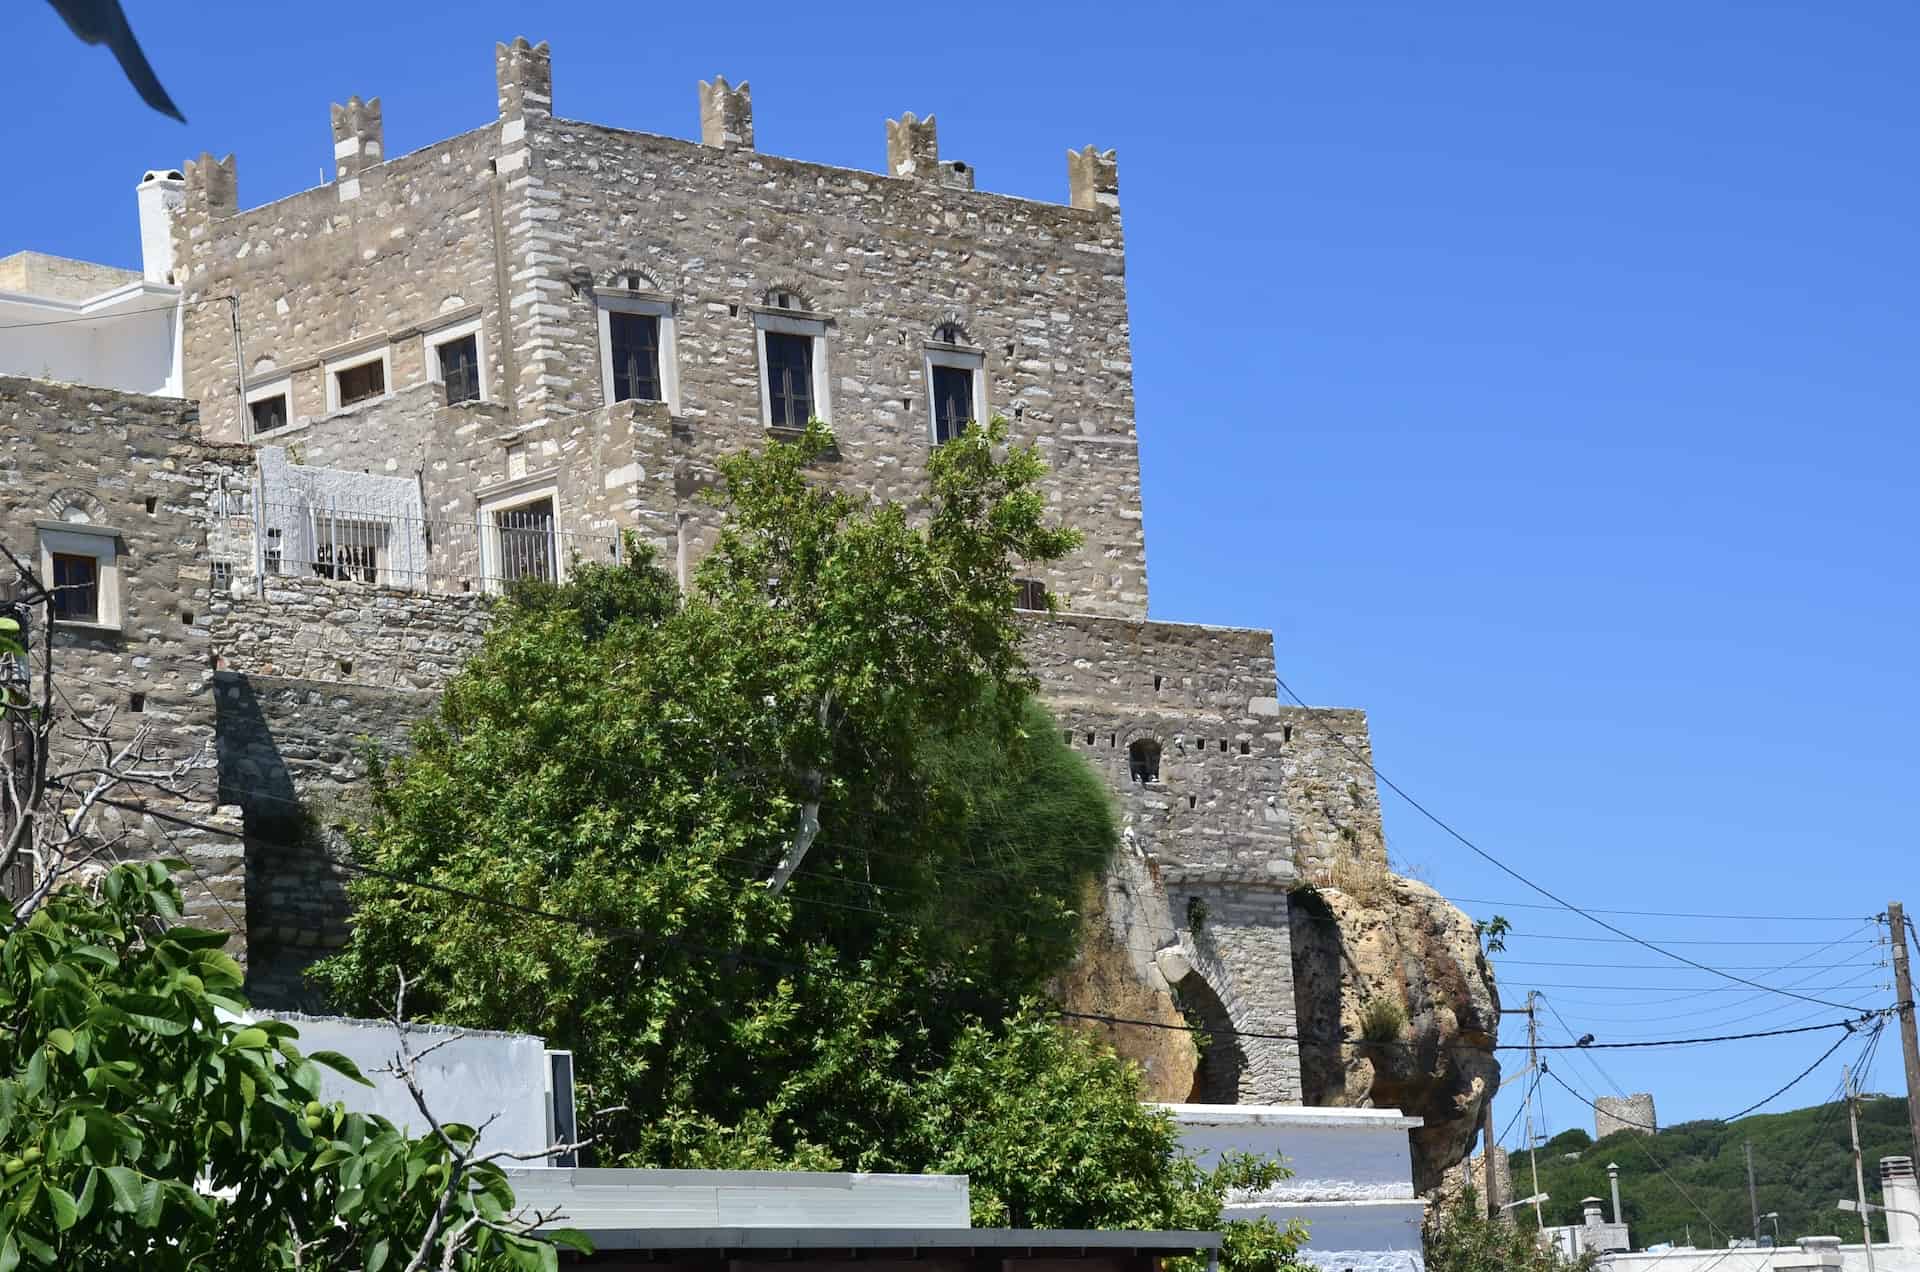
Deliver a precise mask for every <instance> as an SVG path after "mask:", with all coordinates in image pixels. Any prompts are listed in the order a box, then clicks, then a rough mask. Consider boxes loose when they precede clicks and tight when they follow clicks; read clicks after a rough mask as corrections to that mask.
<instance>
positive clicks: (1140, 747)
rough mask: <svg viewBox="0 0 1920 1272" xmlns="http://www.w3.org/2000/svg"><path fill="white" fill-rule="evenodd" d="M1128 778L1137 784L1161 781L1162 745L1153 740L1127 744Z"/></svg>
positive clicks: (1147, 739)
mask: <svg viewBox="0 0 1920 1272" xmlns="http://www.w3.org/2000/svg"><path fill="white" fill-rule="evenodd" d="M1127 776H1129V777H1131V778H1132V779H1133V780H1134V781H1136V782H1157V781H1159V780H1160V744H1159V743H1158V742H1155V741H1154V740H1153V739H1152V738H1135V739H1134V740H1133V741H1131V742H1129V743H1127Z"/></svg>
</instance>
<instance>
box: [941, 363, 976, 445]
mask: <svg viewBox="0 0 1920 1272" xmlns="http://www.w3.org/2000/svg"><path fill="white" fill-rule="evenodd" d="M972 422H973V372H972V371H969V370H967V369H966V368H964V367H947V366H940V365H938V364H936V365H935V366H934V368H933V443H934V445H936V446H938V445H940V444H941V443H942V442H950V441H952V440H953V439H954V438H956V437H958V436H960V434H961V433H963V432H965V431H966V427H967V425H968V424H970V423H972Z"/></svg>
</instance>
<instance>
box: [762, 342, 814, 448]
mask: <svg viewBox="0 0 1920 1272" xmlns="http://www.w3.org/2000/svg"><path fill="white" fill-rule="evenodd" d="M766 340H767V398H768V405H769V407H770V408H771V410H772V421H771V422H772V425H773V427H774V428H786V429H794V430H796V431H797V430H799V429H803V428H805V427H806V426H807V422H808V421H809V420H811V419H812V418H813V337H811V336H802V335H794V334H792V333H790V332H783V331H769V332H767V333H766Z"/></svg>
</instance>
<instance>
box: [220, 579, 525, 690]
mask: <svg viewBox="0 0 1920 1272" xmlns="http://www.w3.org/2000/svg"><path fill="white" fill-rule="evenodd" d="M265 582H266V594H265V595H264V596H262V597H254V596H251V595H241V596H237V597H234V598H233V599H232V600H230V601H229V602H227V603H226V604H224V605H222V606H221V612H220V613H219V615H218V616H217V618H216V619H215V622H214V625H213V628H212V635H213V640H214V645H215V648H216V650H217V651H218V656H219V666H220V669H221V670H222V671H225V672H231V673H234V674H235V675H240V676H249V677H260V676H265V677H273V678H278V679H285V680H297V681H303V682H311V683H313V684H344V685H355V686H359V687H362V688H395V689H405V690H427V691H438V690H439V689H441V688H442V687H444V686H445V684H446V682H447V679H448V678H449V677H450V676H452V675H453V673H454V672H455V671H458V670H459V668H460V664H461V663H463V662H465V661H466V660H467V658H468V657H470V656H471V655H472V654H473V652H474V651H475V650H477V649H478V648H479V647H480V638H481V634H482V632H483V631H484V630H485V628H486V606H487V598H485V597H484V596H477V595H475V596H429V595H424V594H422V593H419V592H411V591H406V590H403V589H399V588H387V587H375V586H373V585H371V584H364V583H350V582H341V581H333V580H327V579H320V578H298V577H293V576H270V577H268V578H267V579H266V581H265Z"/></svg>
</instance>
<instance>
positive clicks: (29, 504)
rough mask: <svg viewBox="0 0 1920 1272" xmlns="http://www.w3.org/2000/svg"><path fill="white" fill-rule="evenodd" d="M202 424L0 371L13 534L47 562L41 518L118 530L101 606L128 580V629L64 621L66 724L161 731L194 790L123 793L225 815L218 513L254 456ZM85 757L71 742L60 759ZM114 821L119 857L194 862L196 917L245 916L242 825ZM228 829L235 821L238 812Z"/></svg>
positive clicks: (59, 648) (7, 522)
mask: <svg viewBox="0 0 1920 1272" xmlns="http://www.w3.org/2000/svg"><path fill="white" fill-rule="evenodd" d="M196 434H197V416H196V413H195V408H194V406H193V404H192V403H190V402H182V401H179V400H177V399H169V398H150V397H140V396H136V395H131V394H124V393H118V392H114V391H111V390H106V389H89V388H80V387H76V386H72V385H64V384H52V383H48V382H44V381H35V380H21V379H13V378H7V377H0V542H5V543H6V545H7V546H8V548H9V549H11V550H12V551H13V552H14V553H15V554H17V555H19V556H20V557H21V558H22V559H23V560H25V561H27V562H28V563H29V564H30V565H32V566H33V567H34V568H35V569H36V571H40V570H43V566H42V563H41V561H40V555H41V548H40V540H41V536H42V535H43V534H44V533H47V532H48V531H47V530H46V529H45V528H43V527H55V528H56V529H57V527H59V526H62V525H68V524H83V525H86V526H87V527H89V528H91V529H95V530H98V529H102V528H104V529H110V530H112V531H113V532H114V533H113V535H112V536H111V541H112V545H113V563H114V567H115V568H116V569H117V571H118V576H119V582H118V587H117V589H114V588H113V587H112V584H111V583H110V582H108V581H107V580H105V579H103V582H102V591H103V609H105V608H106V606H107V605H109V604H111V603H112V600H108V599H106V593H107V592H109V591H115V592H117V595H116V596H115V597H114V598H113V599H117V603H118V606H119V610H120V622H119V624H118V626H117V627H108V626H102V625H88V624H78V623H61V624H59V625H57V626H56V628H55V631H54V634H53V639H54V642H55V646H54V647H55V676H54V680H55V686H56V689H57V691H58V698H57V701H58V703H59V704H60V709H61V710H62V711H63V714H64V715H65V721H64V722H63V724H64V725H66V726H75V727H85V728H87V729H90V730H100V731H103V732H104V733H106V735H107V736H109V737H111V738H112V739H114V740H115V742H116V743H124V742H127V741H130V740H131V739H132V738H133V737H134V735H135V732H136V731H137V730H139V729H141V728H143V727H145V728H148V729H150V730H151V733H152V737H151V742H150V744H149V754H150V755H151V756H153V757H154V760H155V762H156V763H173V762H179V761H193V762H195V763H196V764H198V765H199V767H196V768H193V769H191V770H190V771H189V772H188V773H187V775H186V777H185V779H184V781H183V783H182V785H183V786H184V787H185V788H186V789H187V791H188V793H189V797H188V798H186V799H183V800H175V799H172V798H170V797H167V796H164V795H161V794H159V793H157V792H155V791H154V790H152V789H151V788H148V789H144V790H134V789H131V788H129V789H127V790H125V791H123V792H122V793H121V795H120V796H118V797H117V798H124V799H126V800H128V801H131V802H139V801H144V802H146V803H148V804H149V805H150V806H153V807H156V808H166V809H169V810H170V811H171V812H172V813H173V814H174V815H176V816H179V817H182V818H184V819H187V820H190V821H194V822H198V823H201V824H203V825H213V826H225V825H226V824H227V823H226V822H225V821H224V820H223V815H222V813H221V811H220V808H219V803H220V801H219V799H218V797H217V792H216V789H215V782H214V771H213V767H212V761H213V739H214V718H213V710H212V702H211V695H210V694H209V692H208V689H209V685H210V683H211V679H212V674H213V671H212V648H211V643H210V640H209V632H210V630H211V624H212V621H213V619H212V614H211V612H210V611H211V608H212V605H213V602H214V600H215V598H214V596H213V595H212V588H211V583H210V578H209V564H208V556H207V550H206V530H205V526H206V525H207V522H208V519H209V515H210V509H211V508H212V507H213V506H214V505H216V504H217V503H218V502H219V501H220V499H221V497H222V492H223V490H224V489H226V488H227V487H229V486H237V487H238V488H242V489H244V487H245V477H244V471H245V470H244V467H243V464H244V460H245V455H244V453H235V452H233V451H230V450H221V449H218V448H210V447H206V446H203V445H201V444H200V442H199V441H198V440H197V436H196ZM103 617H105V615H104V614H103ZM35 635H36V638H38V639H44V638H45V633H44V632H37V633H36V634H35ZM70 732H71V728H68V729H66V730H65V731H63V734H62V736H63V737H66V736H67V735H68V734H69V733H70ZM84 754H86V753H85V752H83V751H82V750H81V749H80V748H79V747H78V746H77V745H75V744H73V743H71V742H68V743H67V744H66V745H65V747H64V749H63V753H62V756H61V757H60V758H59V759H56V761H55V763H56V765H58V764H59V763H61V762H63V761H72V760H73V759H74V758H76V757H77V756H80V755H84ZM87 762H89V763H97V758H96V757H93V756H88V757H87ZM101 824H102V828H103V830H104V831H106V832H107V833H109V834H111V833H112V832H113V831H116V830H122V829H124V830H126V831H127V832H128V833H129V838H128V839H127V840H126V842H125V843H124V844H123V845H122V846H121V847H120V848H119V849H118V851H119V852H120V853H121V854H122V855H135V856H137V855H141V854H149V853H150V854H155V855H160V854H170V855H178V856H184V857H185V858H187V859H188V860H190V861H191V862H193V864H194V867H195V872H196V877H195V878H192V879H187V880H183V882H182V889H183V892H184V894H185V900H186V905H187V912H188V914H189V916H190V918H191V919H192V920H193V921H194V922H196V923H199V924H201V925H203V926H207V927H218V928H234V929H239V928H240V926H241V925H240V922H239V920H240V918H241V916H242V915H243V913H244V910H243V906H244V901H245V897H244V887H243V882H242V861H243V850H242V847H241V844H240V842H239V840H238V838H237V835H227V836H223V835H220V834H215V833H211V832H208V831H203V830H195V829H193V828H191V827H185V826H180V825H178V824H174V823H164V822H160V821H157V820H155V819H153V818H147V817H141V816H140V815H138V814H134V813H128V812H126V811H124V810H110V811H108V812H106V813H104V814H103V817H102V823H101ZM231 829H232V830H234V831H235V832H237V830H238V826H237V823H236V824H234V825H233V826H231ZM239 937H240V942H239V943H237V946H236V948H235V953H236V954H238V955H240V956H243V957H244V954H245V949H244V944H243V942H244V937H245V933H244V931H240V933H239Z"/></svg>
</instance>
